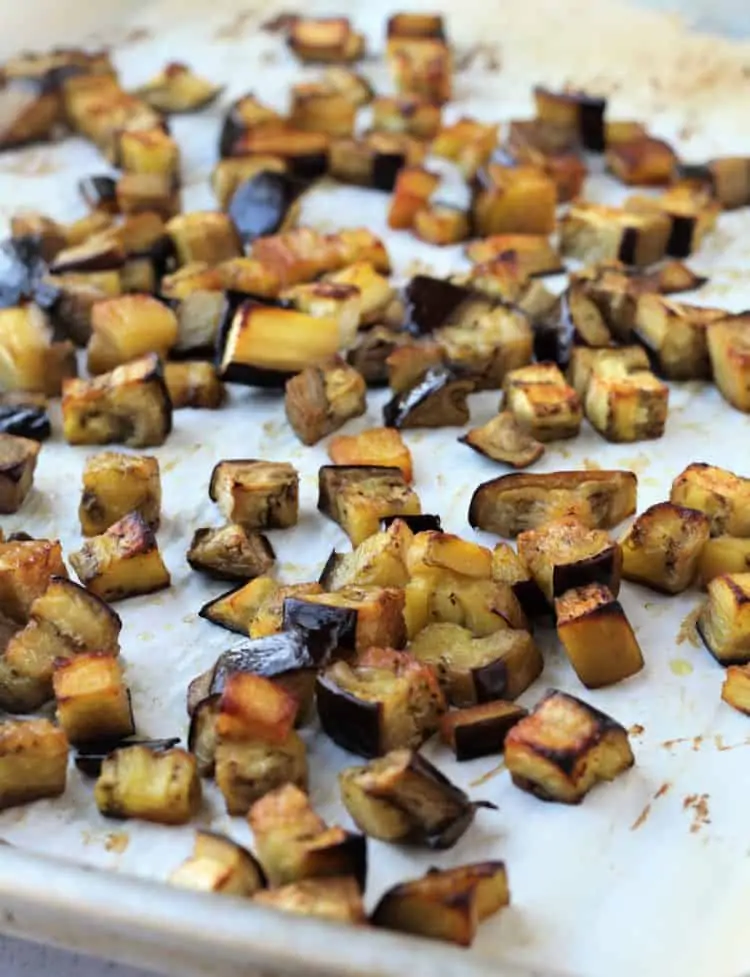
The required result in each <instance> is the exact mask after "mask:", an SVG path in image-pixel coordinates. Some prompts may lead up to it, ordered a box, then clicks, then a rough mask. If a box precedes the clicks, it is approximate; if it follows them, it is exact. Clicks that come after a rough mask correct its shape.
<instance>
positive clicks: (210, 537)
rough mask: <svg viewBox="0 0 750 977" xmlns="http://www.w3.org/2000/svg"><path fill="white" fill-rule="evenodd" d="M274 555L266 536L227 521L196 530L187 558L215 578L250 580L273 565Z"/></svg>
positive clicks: (192, 564)
mask: <svg viewBox="0 0 750 977" xmlns="http://www.w3.org/2000/svg"><path fill="white" fill-rule="evenodd" d="M275 560H276V554H275V553H274V551H273V547H272V546H271V544H270V543H269V542H268V540H267V539H266V537H265V536H263V535H261V534H259V533H248V531H247V530H246V529H243V527H242V526H238V525H236V524H234V523H230V524H229V525H228V526H222V527H221V529H196V531H195V534H194V535H193V540H192V542H191V544H190V549H189V550H188V553H187V561H188V563H189V564H190V566H191V567H192V568H193V569H194V570H201V571H203V572H204V573H207V574H208V575H209V576H210V577H214V578H215V579H217V580H253V579H254V578H256V577H260V576H263V574H265V573H267V572H268V571H269V570H270V569H271V567H272V566H273V564H274V562H275Z"/></svg>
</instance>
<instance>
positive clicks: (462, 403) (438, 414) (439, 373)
mask: <svg viewBox="0 0 750 977" xmlns="http://www.w3.org/2000/svg"><path fill="white" fill-rule="evenodd" d="M475 387H476V383H475V382H474V380H473V379H470V378H468V377H462V376H459V375H456V374H455V373H454V372H453V371H452V370H450V369H448V368H446V367H443V366H438V367H434V368H432V369H429V370H427V372H426V373H425V375H424V376H423V377H422V378H421V379H420V380H418V381H417V383H415V385H414V386H413V387H411V388H410V389H409V390H405V391H404V392H403V393H400V394H396V395H395V396H394V398H393V400H390V401H389V402H388V403H387V404H385V406H384V407H383V420H384V421H385V423H386V425H387V426H388V427H395V428H399V429H404V428H409V427H450V426H454V425H455V426H457V427H461V426H463V425H464V424H466V423H467V422H468V420H469V407H468V404H467V402H466V401H467V397H468V396H469V394H470V393H472V392H473V391H474V389H475Z"/></svg>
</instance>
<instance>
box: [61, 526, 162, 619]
mask: <svg viewBox="0 0 750 977" xmlns="http://www.w3.org/2000/svg"><path fill="white" fill-rule="evenodd" d="M70 562H71V564H72V565H73V569H74V570H75V572H76V573H77V574H78V579H79V580H80V581H81V583H82V584H83V585H84V587H86V588H87V589H88V590H90V591H91V592H92V593H93V594H95V595H96V596H97V597H101V598H102V600H106V601H115V600H124V599H125V598H126V597H137V596H138V595H140V594H152V593H154V592H155V591H157V590H163V589H164V588H165V587H169V585H170V582H171V581H170V577H169V570H167V568H166V566H165V565H164V561H163V560H162V558H161V553H160V552H159V546H158V544H157V542H156V536H155V535H154V532H153V530H152V529H151V527H150V526H149V524H148V523H147V522H146V521H145V519H144V518H143V516H141V515H140V514H139V513H137V512H131V513H129V514H128V515H127V516H124V517H123V518H122V519H120V520H118V522H116V523H114V524H113V525H112V526H110V527H109V529H107V530H106V531H105V532H103V533H102V534H101V535H99V536H92V537H91V538H90V539H87V540H86V542H85V543H84V544H83V546H82V547H81V549H80V550H78V552H77V553H71V554H70Z"/></svg>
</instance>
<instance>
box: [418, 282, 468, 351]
mask: <svg viewBox="0 0 750 977" xmlns="http://www.w3.org/2000/svg"><path fill="white" fill-rule="evenodd" d="M472 294H473V293H472V292H471V290H470V289H468V288H465V287H464V286H463V285H455V284H453V282H448V281H444V280H443V279H442V278H432V277H431V276H430V275H415V276H414V278H412V280H411V281H410V282H409V284H408V285H407V286H406V289H405V292H404V298H405V301H406V328H407V329H408V330H409V332H411V333H413V334H414V335H416V336H423V335H425V334H429V333H432V332H434V331H435V330H436V329H439V328H440V326H442V325H443V324H444V323H445V322H446V320H448V319H449V318H450V317H451V315H452V313H453V312H455V311H456V309H457V308H458V307H459V306H460V305H461V304H463V303H464V302H465V301H466V300H467V299H469V298H471V297H472Z"/></svg>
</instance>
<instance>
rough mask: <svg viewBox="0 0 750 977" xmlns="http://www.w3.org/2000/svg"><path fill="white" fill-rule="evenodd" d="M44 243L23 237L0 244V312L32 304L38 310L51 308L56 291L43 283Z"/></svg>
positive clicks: (32, 237)
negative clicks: (37, 307)
mask: <svg viewBox="0 0 750 977" xmlns="http://www.w3.org/2000/svg"><path fill="white" fill-rule="evenodd" d="M46 275H47V263H46V261H45V258H44V242H43V241H42V240H41V239H40V238H39V237H34V236H31V235H27V236H24V237H18V238H10V239H9V240H7V241H3V242H2V243H1V244H0V308H3V309H5V308H8V307H10V306H13V305H21V304H23V302H24V301H34V302H36V304H37V305H38V306H40V308H42V309H50V308H52V307H53V306H54V305H55V304H56V303H57V302H58V300H59V298H60V290H59V288H57V286H55V285H54V284H50V283H49V282H46V281H45V280H44V279H45V276H46Z"/></svg>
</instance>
